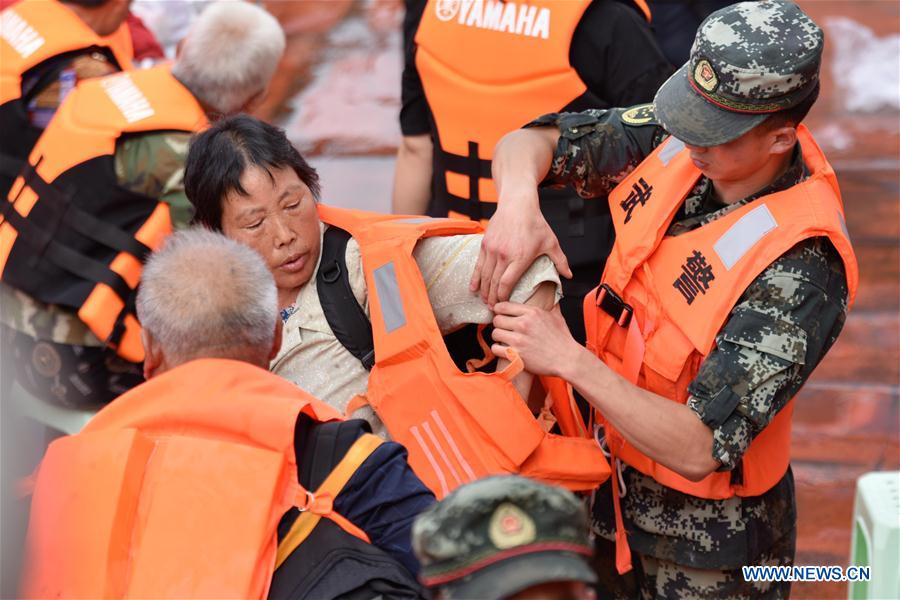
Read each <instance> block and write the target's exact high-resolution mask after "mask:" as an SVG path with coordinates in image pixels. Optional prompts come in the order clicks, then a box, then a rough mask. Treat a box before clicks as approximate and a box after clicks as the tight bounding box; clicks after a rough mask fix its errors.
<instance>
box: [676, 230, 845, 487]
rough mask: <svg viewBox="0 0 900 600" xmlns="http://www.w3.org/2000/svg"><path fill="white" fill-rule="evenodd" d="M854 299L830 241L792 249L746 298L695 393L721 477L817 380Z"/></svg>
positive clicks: (719, 341) (694, 404) (700, 375)
mask: <svg viewBox="0 0 900 600" xmlns="http://www.w3.org/2000/svg"><path fill="white" fill-rule="evenodd" d="M847 295H848V294H847V284H846V278H845V274H844V269H843V263H842V262H841V260H840V258H839V257H838V255H837V253H836V251H835V250H834V249H833V247H832V246H831V244H830V243H829V242H828V241H827V240H825V239H823V238H815V239H811V240H806V241H804V242H801V243H800V244H798V245H797V246H795V247H794V248H792V249H791V250H790V251H789V252H788V253H787V254H785V255H784V256H782V257H781V258H779V259H778V260H777V261H776V262H775V263H773V264H772V265H771V266H770V267H769V268H768V269H766V270H765V271H764V272H763V273H762V274H761V275H760V276H759V277H758V278H757V279H756V280H755V281H754V282H753V283H752V284H751V285H750V287H748V288H747V291H746V292H744V294H743V296H742V297H741V300H740V302H739V303H738V304H737V305H736V306H735V308H734V309H733V310H732V312H731V315H730V317H729V319H728V321H727V322H726V323H725V326H724V327H723V328H722V330H721V331H720V332H719V335H718V336H717V338H716V347H715V348H714V349H713V351H712V352H711V353H710V354H709V355H708V356H707V357H706V360H704V362H703V364H702V365H701V366H700V371H699V372H698V373H697V377H696V378H695V379H694V381H693V382H691V385H690V386H689V388H688V390H689V392H690V394H691V395H690V398H689V400H688V406H689V407H690V409H691V410H693V411H694V412H695V413H696V414H697V415H698V416H699V418H700V419H701V420H702V421H703V422H704V423H705V424H706V425H707V426H708V427H709V428H710V429H711V430H712V432H713V444H712V448H711V451H712V457H713V458H714V459H715V460H716V461H718V462H719V463H721V467H719V470H731V469H733V468H735V467H736V466H737V465H739V464H740V461H741V458H742V457H743V455H744V452H745V451H746V450H747V448H748V447H749V445H750V442H752V441H753V439H754V438H755V437H756V436H757V435H758V434H759V433H760V432H761V431H762V430H763V429H765V427H766V426H767V425H768V424H769V422H770V421H771V420H772V418H774V417H775V415H776V414H778V412H779V411H780V410H781V409H782V408H784V406H785V405H786V404H787V402H788V401H789V400H790V399H791V398H792V397H793V396H794V395H795V394H796V393H797V391H798V390H799V389H800V386H801V385H803V383H805V382H806V380H807V379H808V378H809V376H810V375H811V374H812V372H813V369H815V367H816V365H818V364H819V361H820V360H821V359H822V357H823V356H824V355H825V353H826V352H827V351H828V349H829V348H830V347H831V345H832V344H833V343H834V341H835V339H836V338H837V336H838V334H839V333H840V331H841V328H842V327H843V324H844V319H845V317H846V311H847Z"/></svg>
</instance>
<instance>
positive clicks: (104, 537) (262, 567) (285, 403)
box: [23, 359, 381, 598]
mask: <svg viewBox="0 0 900 600" xmlns="http://www.w3.org/2000/svg"><path fill="white" fill-rule="evenodd" d="M301 413H303V414H306V415H308V416H310V417H311V418H313V419H314V420H316V421H319V422H322V421H331V420H335V419H338V418H339V415H338V414H337V413H336V412H335V411H334V410H333V409H332V408H330V407H329V406H327V405H325V404H323V403H321V402H319V401H318V400H315V399H314V398H312V397H311V396H309V395H308V394H306V393H305V392H303V391H302V390H300V389H299V388H297V387H296V386H294V385H293V384H291V383H290V382H288V381H286V380H284V379H281V378H280V377H278V376H276V375H273V374H271V373H269V372H267V371H265V370H263V369H260V368H258V367H254V366H252V365H250V364H247V363H243V362H238V361H232V360H224V359H201V360H196V361H193V362H190V363H187V364H184V365H181V366H179V367H177V368H175V369H173V370H171V371H169V372H167V373H164V374H162V375H160V376H158V377H155V378H153V379H151V380H149V381H148V382H146V383H144V384H141V385H140V386H138V387H136V388H134V389H133V390H131V391H129V392H128V393H126V394H125V395H123V396H121V397H120V398H118V399H117V400H115V401H114V402H112V403H111V404H109V405H108V406H106V407H104V409H103V410H101V411H100V412H99V413H98V414H97V415H96V416H95V417H94V419H93V420H92V421H91V422H90V423H88V425H87V426H86V427H85V428H84V430H83V431H82V432H81V433H79V434H77V435H74V436H68V437H64V438H60V439H58V440H56V441H54V442H53V443H52V444H51V445H50V447H49V449H48V450H47V454H46V456H45V457H44V460H43V462H42V463H41V465H40V467H39V470H38V473H37V478H36V484H35V488H34V495H33V500H32V507H31V517H30V523H29V530H28V540H27V546H26V566H25V574H24V578H23V594H24V596H25V597H29V598H58V597H65V598H113V597H115V598H122V597H130V598H201V597H204V598H265V597H266V596H267V593H268V589H269V584H270V581H271V579H272V575H273V572H274V571H275V569H276V568H278V566H280V565H281V563H282V562H283V561H284V560H285V558H286V557H287V555H289V554H290V553H291V552H292V551H293V550H294V549H295V548H297V546H298V545H299V544H300V543H302V541H303V540H304V539H305V538H306V536H308V535H309V532H310V531H311V530H312V529H313V528H314V527H315V526H316V524H317V523H318V521H319V520H320V519H322V518H328V519H331V520H333V521H334V522H336V523H337V524H338V525H340V526H341V528H342V529H344V530H345V531H347V532H348V533H351V534H352V535H355V536H357V537H360V538H361V539H363V540H365V541H368V537H367V536H366V535H365V533H363V532H362V531H361V530H359V529H358V528H356V527H355V526H354V525H353V524H352V523H350V522H349V521H347V520H346V519H344V518H343V517H341V516H340V515H338V514H336V513H335V512H334V511H333V509H332V503H333V499H334V497H335V496H336V495H337V494H338V493H340V491H341V488H342V487H343V486H344V484H345V483H346V481H347V480H349V478H350V476H351V475H352V474H353V473H354V472H355V471H356V468H358V467H359V465H360V464H362V462H363V461H364V460H365V458H366V457H368V456H369V455H370V454H371V452H372V451H373V450H374V449H375V448H377V447H378V445H379V444H380V443H381V440H380V439H379V438H377V437H375V436H372V435H370V434H367V435H365V436H363V437H361V438H360V439H359V440H357V442H356V443H355V444H354V446H353V447H351V449H350V450H349V451H348V453H347V455H346V456H345V457H344V459H343V460H342V461H341V462H340V463H339V464H338V466H337V467H336V468H335V469H334V470H333V471H332V473H331V475H329V476H328V478H327V479H326V480H325V483H323V484H322V486H321V487H320V489H319V490H317V491H316V492H313V493H310V492H308V491H307V490H305V489H304V488H302V487H301V486H300V484H299V483H298V477H297V457H296V456H295V440H294V426H295V423H296V422H297V417H298V415H300V414H301ZM294 506H296V507H299V508H301V509H302V510H303V511H304V512H301V516H300V517H299V518H298V519H297V520H296V521H295V523H294V526H293V528H292V529H291V532H290V533H289V534H288V535H287V536H286V537H285V538H284V539H283V540H282V542H281V544H280V545H279V544H278V541H277V527H278V523H279V520H280V519H281V518H282V516H283V515H284V514H285V512H287V511H288V510H289V509H290V508H291V507H294Z"/></svg>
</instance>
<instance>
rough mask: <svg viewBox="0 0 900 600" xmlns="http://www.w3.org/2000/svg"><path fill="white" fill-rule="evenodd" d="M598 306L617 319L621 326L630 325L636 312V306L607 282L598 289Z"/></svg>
mask: <svg viewBox="0 0 900 600" xmlns="http://www.w3.org/2000/svg"><path fill="white" fill-rule="evenodd" d="M597 306H598V307H600V308H601V309H603V312H605V313H606V314H608V315H609V316H611V317H612V318H613V319H615V321H616V323H617V324H618V325H619V327H628V323H629V322H630V321H631V317H632V315H633V314H634V308H632V306H631V305H630V304H628V303H627V302H625V301H624V300H623V299H622V297H621V296H619V295H618V294H617V293H615V292H614V291H613V289H612V288H611V287H609V284H606V283H602V284H600V288H599V289H598V290H597Z"/></svg>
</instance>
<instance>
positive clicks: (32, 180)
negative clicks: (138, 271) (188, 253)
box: [22, 160, 150, 262]
mask: <svg viewBox="0 0 900 600" xmlns="http://www.w3.org/2000/svg"><path fill="white" fill-rule="evenodd" d="M40 162H41V161H40V160H38V162H37V164H38V165H39V164H40ZM22 176H23V178H24V180H25V184H26V185H27V186H28V187H30V188H31V189H32V190H34V192H35V193H36V194H37V196H38V198H40V199H41V204H43V205H45V206H47V207H48V208H50V209H51V210H53V212H54V213H55V214H56V218H57V219H58V220H59V221H58V222H59V225H60V226H63V227H68V228H70V229H72V230H73V231H75V232H77V233H80V234H81V235H83V236H85V237H87V238H89V239H91V240H94V241H95V242H99V243H101V244H103V245H104V246H106V247H108V248H112V249H113V250H118V251H119V252H127V253H129V254H131V255H132V256H134V257H135V258H136V259H138V260H139V261H141V262H143V261H144V259H145V258H146V256H147V255H149V254H150V248H148V247H147V246H146V245H145V244H142V243H141V242H139V241H138V240H136V239H134V236H133V235H131V234H130V233H128V232H127V231H124V230H122V229H120V228H118V227H116V226H115V225H112V224H110V223H108V222H106V221H103V220H101V219H98V218H97V217H96V216H94V215H93V214H91V213H90V212H88V211H86V210H84V209H82V208H80V207H79V206H77V205H75V204H73V203H72V201H71V198H69V196H68V195H67V194H65V193H64V192H62V191H61V190H59V189H58V188H57V187H55V186H53V185H51V184H50V183H48V182H46V181H45V180H44V178H43V177H41V176H40V175H39V174H38V172H37V170H36V166H35V165H31V164H30V163H26V164H25V166H24V167H23V172H22ZM48 233H50V235H55V232H48Z"/></svg>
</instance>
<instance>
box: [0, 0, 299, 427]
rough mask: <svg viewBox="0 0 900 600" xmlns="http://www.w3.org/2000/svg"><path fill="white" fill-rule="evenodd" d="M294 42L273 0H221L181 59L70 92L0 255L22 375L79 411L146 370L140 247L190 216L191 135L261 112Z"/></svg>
mask: <svg viewBox="0 0 900 600" xmlns="http://www.w3.org/2000/svg"><path fill="white" fill-rule="evenodd" d="M284 46H285V37H284V32H283V31H282V29H281V26H280V25H279V23H278V21H277V20H276V19H275V18H274V17H273V16H272V15H271V14H269V13H268V12H266V11H265V10H264V9H263V8H261V7H260V6H257V5H255V4H252V3H250V2H236V1H220V2H216V3H213V4H211V5H210V6H209V7H208V8H206V9H205V10H204V11H203V12H202V13H201V14H200V16H199V17H198V18H197V20H196V21H195V23H194V24H193V26H192V27H191V29H190V31H189V32H188V35H187V37H186V38H185V40H184V41H183V43H182V45H181V49H180V52H179V55H178V57H177V59H176V60H175V63H174V64H173V65H161V66H157V67H154V68H151V69H143V70H137V71H128V72H123V73H117V74H115V75H113V76H109V77H104V78H99V79H94V80H91V81H88V82H83V83H81V84H79V85H78V87H77V88H76V89H75V90H74V91H73V92H72V93H71V94H70V96H69V97H68V98H67V99H66V101H65V102H64V103H63V104H62V106H61V107H60V109H59V111H58V113H57V117H55V118H54V119H53V120H52V121H51V122H50V124H49V126H48V127H47V129H46V130H45V132H44V134H43V135H42V136H41V138H40V139H39V141H38V142H37V144H36V146H35V149H34V151H33V152H32V155H31V158H30V161H31V163H30V164H28V165H27V166H26V167H25V169H24V170H23V172H22V173H21V177H20V178H19V179H18V181H17V182H16V184H15V185H14V186H13V189H12V191H11V193H10V196H9V200H10V202H13V203H14V204H15V206H16V207H17V208H18V210H17V211H11V212H10V216H9V217H7V218H6V222H5V223H3V224H2V225H0V239H3V240H4V241H5V242H6V243H8V244H11V245H12V250H11V252H10V253H9V255H8V257H5V256H0V272H2V285H0V305H2V310H0V341H2V351H3V355H4V356H8V357H10V359H11V360H10V362H11V363H14V364H10V367H11V369H10V371H11V372H10V374H9V375H10V378H15V379H16V380H17V381H18V382H19V384H20V385H21V386H22V387H24V388H25V389H26V390H28V391H29V392H30V393H32V394H33V395H35V396H38V397H41V398H43V399H45V400H47V401H49V402H53V403H57V404H62V405H64V406H68V407H75V408H79V409H84V408H95V407H98V406H100V405H103V404H105V403H106V402H109V401H110V400H111V399H112V398H114V397H116V396H117V395H119V394H121V393H122V392H124V391H126V390H128V389H129V388H131V387H133V386H135V385H137V384H138V383H140V382H141V381H142V379H143V378H142V375H141V373H142V368H141V365H140V362H141V360H142V358H143V354H142V351H141V344H140V329H139V327H138V322H137V320H136V319H135V318H134V313H133V300H134V293H135V288H136V283H137V281H138V279H139V277H140V259H141V258H142V257H143V256H144V255H145V254H146V252H147V251H148V250H152V249H153V248H155V247H157V246H158V245H159V242H160V241H161V240H162V238H163V237H165V235H166V234H168V233H169V231H171V229H172V227H173V226H174V227H175V228H179V227H181V226H184V225H186V224H187V222H188V221H189V219H190V217H191V214H192V209H191V207H190V204H189V202H188V200H187V198H186V197H185V194H184V185H183V183H182V176H183V171H184V161H185V157H186V154H187V148H188V143H189V140H190V137H191V135H193V134H194V133H195V132H197V131H200V130H202V129H204V128H205V127H206V126H207V124H208V123H209V122H210V121H212V120H215V119H217V118H219V117H221V116H223V115H229V114H233V113H237V112H241V111H248V110H251V109H252V108H253V106H254V104H255V103H256V102H258V101H259V100H260V99H261V98H262V97H263V96H264V95H265V92H266V88H267V87H268V85H269V81H270V80H271V78H272V75H273V74H274V72H275V69H276V67H277V65H278V62H279V61H280V59H281V56H282V54H283V52H284ZM35 196H36V197H37V201H36V204H35V206H36V209H35V210H29V209H28V208H27V207H30V206H31V202H32V199H33V197H35ZM55 215H65V216H64V217H63V218H62V219H58V218H57V217H56V216H55ZM51 240H52V241H53V243H52V244H51V243H50V241H51ZM122 254H124V256H120V255H122ZM129 255H130V256H129ZM133 259H137V260H133ZM110 292H112V293H110Z"/></svg>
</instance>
